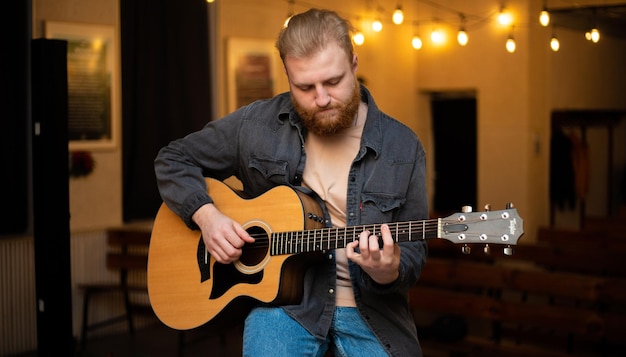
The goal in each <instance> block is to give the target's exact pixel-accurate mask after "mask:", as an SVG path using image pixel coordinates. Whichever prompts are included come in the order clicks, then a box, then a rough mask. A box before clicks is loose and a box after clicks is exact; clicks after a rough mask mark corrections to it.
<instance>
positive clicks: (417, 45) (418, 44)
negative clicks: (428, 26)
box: [411, 36, 422, 50]
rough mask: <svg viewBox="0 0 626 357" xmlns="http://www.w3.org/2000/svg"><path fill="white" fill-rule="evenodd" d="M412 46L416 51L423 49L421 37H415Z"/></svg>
mask: <svg viewBox="0 0 626 357" xmlns="http://www.w3.org/2000/svg"><path fill="white" fill-rule="evenodd" d="M411 45H412V46H413V48H415V49H416V50H419V49H420V48H422V39H421V38H420V37H419V36H413V40H411Z"/></svg>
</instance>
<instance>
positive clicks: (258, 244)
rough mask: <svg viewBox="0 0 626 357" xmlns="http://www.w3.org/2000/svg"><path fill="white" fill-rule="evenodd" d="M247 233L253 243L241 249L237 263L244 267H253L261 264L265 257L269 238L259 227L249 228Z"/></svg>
mask: <svg viewBox="0 0 626 357" xmlns="http://www.w3.org/2000/svg"><path fill="white" fill-rule="evenodd" d="M247 231H248V234H250V236H252V237H253V238H254V239H255V242H254V243H252V244H246V245H245V246H244V247H243V249H242V253H241V257H240V258H239V261H240V262H241V263H242V264H244V265H246V266H254V265H257V264H259V263H260V262H262V261H263V259H264V258H265V256H266V255H267V252H268V249H269V238H268V236H267V232H266V231H265V230H264V229H262V228H261V227H250V228H248V229H247Z"/></svg>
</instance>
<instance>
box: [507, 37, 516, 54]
mask: <svg viewBox="0 0 626 357" xmlns="http://www.w3.org/2000/svg"><path fill="white" fill-rule="evenodd" d="M516 47H517V46H516V45H515V39H513V35H511V36H509V38H508V39H507V40H506V50H507V52H508V53H513V52H515V48H516Z"/></svg>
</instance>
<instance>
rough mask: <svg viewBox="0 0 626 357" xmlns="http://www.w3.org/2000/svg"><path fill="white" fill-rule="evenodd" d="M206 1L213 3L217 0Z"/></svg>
mask: <svg viewBox="0 0 626 357" xmlns="http://www.w3.org/2000/svg"><path fill="white" fill-rule="evenodd" d="M206 2H208V3H209V4H212V3H214V2H215V0H206Z"/></svg>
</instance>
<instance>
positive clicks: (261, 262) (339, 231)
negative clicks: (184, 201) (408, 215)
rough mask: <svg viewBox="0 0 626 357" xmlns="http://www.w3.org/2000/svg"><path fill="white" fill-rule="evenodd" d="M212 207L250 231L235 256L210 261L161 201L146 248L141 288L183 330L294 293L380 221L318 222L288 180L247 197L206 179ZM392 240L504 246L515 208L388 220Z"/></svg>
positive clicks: (517, 227) (514, 228)
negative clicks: (309, 273) (313, 269)
mask: <svg viewBox="0 0 626 357" xmlns="http://www.w3.org/2000/svg"><path fill="white" fill-rule="evenodd" d="M206 182H207V190H208V192H210V194H211V197H212V198H213V200H214V204H215V205H216V207H217V208H218V209H219V210H220V211H221V212H222V213H224V214H226V215H227V216H229V217H231V218H232V219H234V220H235V221H237V222H238V223H240V224H241V225H242V226H243V227H244V228H245V229H246V230H247V231H248V233H249V234H250V235H251V236H252V237H254V238H255V242H254V243H252V244H246V245H245V246H244V247H243V253H242V256H241V258H240V259H239V260H238V261H236V262H234V263H231V264H221V263H217V262H216V261H215V260H214V259H213V258H212V257H211V256H210V254H209V253H208V252H207V250H206V247H205V245H204V241H203V239H202V236H201V233H200V231H197V230H191V229H189V228H188V227H187V226H186V225H185V224H184V223H183V221H182V220H181V219H180V218H179V217H178V216H177V215H176V214H175V213H173V212H172V211H171V210H170V209H169V208H168V207H167V206H166V205H165V204H162V205H161V207H160V209H159V211H158V213H157V216H156V218H155V222H154V227H153V230H152V236H151V240H150V248H149V252H148V295H149V297H150V303H151V305H152V308H153V310H154V312H155V314H156V315H157V317H158V318H159V319H160V320H161V321H162V322H163V323H164V324H166V325H168V326H170V327H171V328H174V329H178V330H187V329H192V328H195V327H198V326H200V325H203V324H205V323H208V322H210V321H212V320H213V319H215V318H216V316H218V315H220V316H222V315H224V314H226V312H225V311H237V312H239V313H242V312H245V309H246V308H248V307H249V306H251V304H250V303H258V302H261V303H273V304H289V303H297V302H299V301H300V299H301V297H302V291H303V282H302V280H303V275H304V273H305V271H306V269H307V267H308V266H310V264H312V263H313V262H314V261H316V260H319V259H322V257H323V254H322V253H323V252H325V251H328V250H332V249H339V248H345V246H346V245H347V244H348V243H349V242H351V241H353V240H355V239H358V236H359V234H360V233H361V232H362V231H364V230H369V231H370V232H372V234H375V235H377V236H379V239H380V224H368V225H362V226H352V227H342V228H336V227H335V228H325V227H324V224H323V221H324V215H323V210H322V207H321V206H320V204H319V203H318V201H317V200H315V199H314V198H312V197H310V196H309V195H307V194H305V193H302V192H300V191H298V190H294V189H292V188H290V187H288V186H278V187H275V188H273V189H271V190H269V191H267V192H266V193H264V194H262V195H261V196H258V197H256V198H252V199H247V198H244V197H243V196H242V195H240V194H239V193H238V192H236V191H234V190H233V189H231V188H230V187H229V186H227V185H226V184H225V183H223V182H221V181H218V180H214V179H210V178H208V179H206ZM389 227H390V229H391V232H392V235H393V237H394V239H395V240H396V242H405V241H421V240H428V239H446V240H448V241H451V242H453V243H458V244H466V243H467V244H470V243H481V244H484V245H486V246H488V245H489V244H503V245H505V246H506V248H505V253H506V252H507V250H509V251H511V249H512V248H511V246H512V245H515V244H516V243H517V240H518V239H519V237H520V236H521V235H522V234H523V221H522V219H521V218H520V217H519V216H518V214H517V210H516V209H515V208H512V207H510V206H509V207H508V208H507V209H505V210H501V211H486V212H475V213H473V212H461V213H455V214H453V215H450V216H448V217H446V218H437V219H427V220H420V221H410V222H394V223H389Z"/></svg>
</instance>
